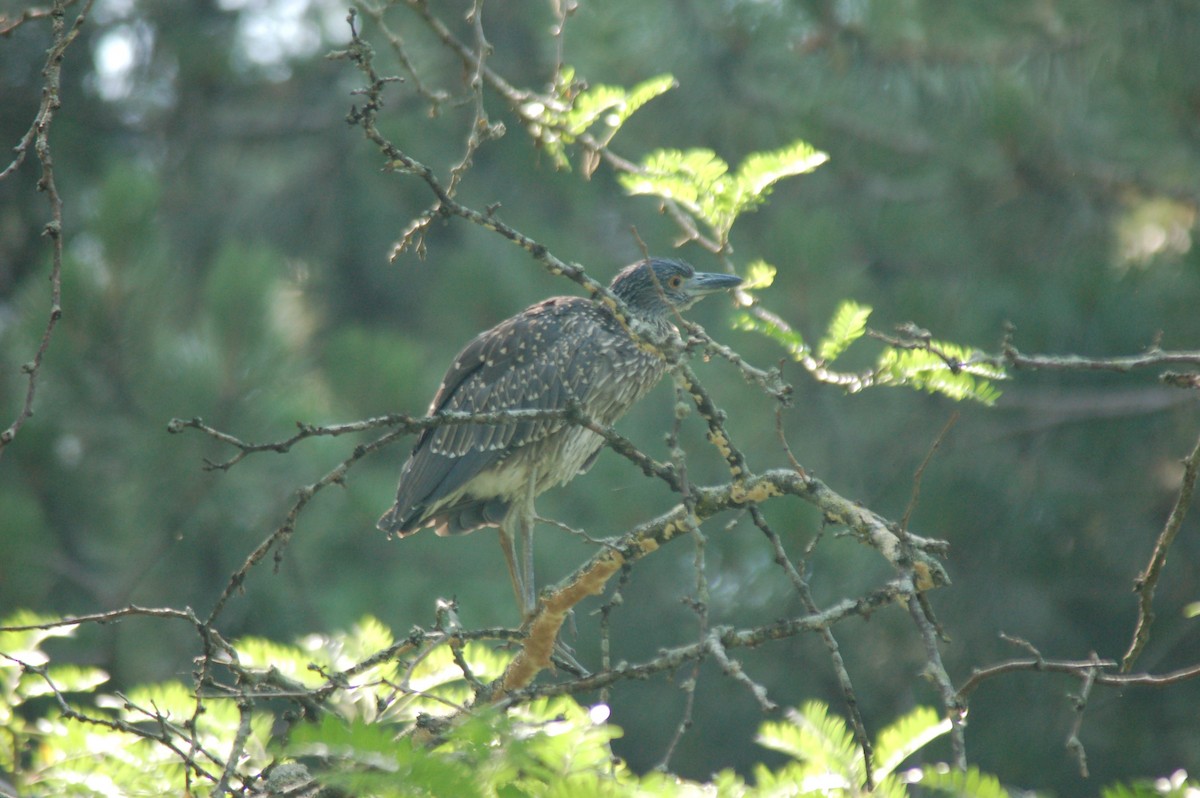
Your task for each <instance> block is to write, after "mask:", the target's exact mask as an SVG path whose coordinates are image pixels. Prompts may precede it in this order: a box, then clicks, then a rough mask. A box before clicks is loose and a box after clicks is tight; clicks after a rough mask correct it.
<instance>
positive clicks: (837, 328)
mask: <svg viewBox="0 0 1200 798" xmlns="http://www.w3.org/2000/svg"><path fill="white" fill-rule="evenodd" d="M870 316H871V308H870V307H868V306H867V305H860V304H858V303H857V302H855V301H854V300H851V299H847V300H845V301H843V302H842V304H841V305H839V306H838V309H837V312H835V313H834V314H833V321H831V322H829V329H827V330H826V331H825V336H824V337H823V338H822V339H821V343H820V344H818V346H817V357H819V358H820V359H821V360H823V361H825V362H826V363H832V362H833V361H834V360H836V359H837V358H838V356H839V355H841V354H842V352H844V351H846V349H847V348H848V347H849V346H850V344H852V343H854V342H855V341H857V340H858V339H859V338H861V337H862V335H863V333H864V332H865V331H866V329H867V319H868V318H870Z"/></svg>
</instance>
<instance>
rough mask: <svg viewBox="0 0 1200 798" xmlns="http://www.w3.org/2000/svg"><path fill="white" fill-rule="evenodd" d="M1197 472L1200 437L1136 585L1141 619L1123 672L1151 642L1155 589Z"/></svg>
mask: <svg viewBox="0 0 1200 798" xmlns="http://www.w3.org/2000/svg"><path fill="white" fill-rule="evenodd" d="M1197 473H1200V438H1198V439H1197V440H1196V445H1195V446H1193V447H1192V451H1191V454H1189V455H1188V456H1187V457H1186V458H1184V460H1183V481H1182V482H1181V484H1180V485H1179V493H1178V495H1176V497H1175V505H1174V506H1173V507H1171V514H1170V515H1168V516H1167V523H1166V525H1165V526H1163V530H1162V532H1161V533H1160V534H1159V536H1158V540H1157V541H1155V543H1154V551H1153V553H1152V554H1151V555H1150V563H1149V564H1148V565H1147V566H1146V570H1144V571H1142V573H1141V575H1140V576H1138V578H1137V580H1136V581H1135V582H1134V585H1133V589H1134V592H1136V593H1137V594H1138V619H1137V626H1136V627H1135V629H1134V632H1133V640H1132V641H1130V644H1129V650H1128V651H1126V652H1125V656H1124V658H1123V659H1122V660H1121V670H1122V671H1125V672H1126V673H1128V672H1129V670H1130V669H1131V668H1132V667H1133V663H1134V662H1135V661H1136V660H1137V658H1138V656H1139V655H1140V654H1141V653H1142V649H1144V648H1145V647H1146V643H1148V642H1149V640H1150V625H1151V624H1152V623H1154V606H1153V605H1154V589H1155V588H1156V587H1157V586H1158V578H1159V575H1160V574H1162V569H1163V566H1165V565H1166V564H1167V551H1168V550H1170V548H1171V544H1172V543H1174V542H1175V537H1176V535H1178V534H1179V530H1180V528H1181V527H1182V526H1183V519H1184V518H1185V517H1186V516H1187V511H1188V507H1189V506H1191V503H1192V491H1193V490H1195V487H1196V476H1197Z"/></svg>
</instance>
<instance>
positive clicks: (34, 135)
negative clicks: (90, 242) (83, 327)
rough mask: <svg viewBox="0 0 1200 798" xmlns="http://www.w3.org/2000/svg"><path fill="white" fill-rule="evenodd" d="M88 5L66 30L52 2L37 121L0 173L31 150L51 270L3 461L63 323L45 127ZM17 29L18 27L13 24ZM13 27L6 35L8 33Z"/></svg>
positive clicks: (56, 208)
mask: <svg viewBox="0 0 1200 798" xmlns="http://www.w3.org/2000/svg"><path fill="white" fill-rule="evenodd" d="M92 2H93V0H87V2H85V3H84V5H83V8H82V9H81V10H80V12H79V14H78V16H76V17H75V21H74V22H73V23H72V24H71V26H70V28H68V27H67V25H66V9H67V6H68V5H70V2H66V1H64V0H55V2H54V4H53V5H52V7H51V8H50V11H49V16H50V22H51V29H52V31H53V44H51V46H50V49H49V52H48V54H47V56H46V65H45V66H44V67H43V68H42V77H43V79H44V82H43V84H42V102H41V105H40V106H39V108H38V112H37V115H36V116H35V117H34V120H33V124H32V125H30V127H29V130H28V131H27V132H26V133H25V135H24V136H22V138H21V141H20V143H19V144H18V145H17V147H16V156H15V157H14V158H13V161H12V163H11V164H9V166H8V167H7V168H5V170H4V171H3V172H0V180H3V179H4V178H6V177H8V176H9V175H11V174H12V173H13V172H15V171H16V170H17V168H18V167H19V166H20V165H21V163H22V162H23V161H24V160H25V157H26V154H27V153H28V151H29V147H30V145H31V144H32V146H33V149H34V151H35V152H36V153H37V159H38V162H39V163H40V164H41V167H42V176H41V178H40V179H39V180H38V183H37V187H38V190H39V191H44V192H46V198H47V200H48V201H49V203H50V221H49V222H48V223H47V224H46V226H45V227H44V228H43V229H42V233H43V235H45V236H46V237H47V238H48V239H49V240H50V248H51V264H50V312H49V314H48V316H47V319H46V326H45V328H44V329H43V330H42V338H41V341H40V342H39V343H38V347H37V349H36V350H34V353H33V359H32V360H30V361H29V362H27V363H25V364H24V365H22V366H21V371H22V373H23V374H24V375H25V380H26V382H25V399H24V402H23V403H22V405H21V409H20V410H19V411H18V413H17V416H16V418H15V419H13V421H12V423H11V424H9V425H8V427H7V428H6V429H5V430H3V431H0V456H3V454H4V451H5V449H6V448H7V447H8V445H9V444H10V443H12V441H13V439H14V438H15V437H16V436H17V433H19V432H20V431H21V428H22V427H23V426H25V422H26V421H28V420H29V419H30V418H31V417H32V416H33V403H34V398H35V397H36V395H37V383H38V374H39V373H40V371H41V368H42V362H43V360H44V359H45V357H46V352H47V350H48V349H49V348H50V341H51V339H52V338H53V337H54V330H55V328H56V327H57V326H58V321H59V319H61V318H62V269H63V233H64V231H63V202H62V197H61V196H59V193H58V185H57V184H56V183H55V181H54V158H53V156H52V155H51V152H50V124H51V122H52V121H53V120H54V114H55V112H56V111H57V110H58V109H59V108H61V107H62V100H61V99H60V97H59V89H60V83H61V78H62V64H63V60H64V58H65V56H66V52H67V48H68V47H70V46H71V43H72V42H74V41H75V38H76V37H77V36H78V35H79V31H80V30H81V29H82V28H83V23H84V21H85V20H86V19H87V15H88V13H89V12H90V11H91V10H92ZM16 24H20V23H16ZM13 27H15V25H14V26H12V27H10V28H9V29H8V32H11V30H12V28H13Z"/></svg>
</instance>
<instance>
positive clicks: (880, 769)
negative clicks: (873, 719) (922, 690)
mask: <svg viewBox="0 0 1200 798" xmlns="http://www.w3.org/2000/svg"><path fill="white" fill-rule="evenodd" d="M949 731H950V721H949V719H947V718H942V717H941V716H939V715H938V713H937V711H936V710H934V709H933V708H931V707H917V708H916V709H914V710H913V711H912V712H910V713H908V714H907V715H905V716H904V717H902V718H900V719H899V720H897V721H896V722H895V723H893V724H892V725H890V726H888V727H887V728H886V729H884V730H883V731H881V732H880V733H879V737H878V739H877V740H876V741H875V780H876V781H881V780H882V779H883V778H884V777H885V776H889V775H891V774H892V773H893V772H895V770H896V768H898V767H900V765H901V764H902V763H903V762H904V760H906V759H908V758H909V757H910V756H912V755H913V754H915V753H916V752H917V751H919V750H921V749H922V748H924V747H925V746H926V745H928V744H929V742H930V741H932V740H936V739H937V738H938V737H941V736H942V735H943V734H947V733H948V732H949Z"/></svg>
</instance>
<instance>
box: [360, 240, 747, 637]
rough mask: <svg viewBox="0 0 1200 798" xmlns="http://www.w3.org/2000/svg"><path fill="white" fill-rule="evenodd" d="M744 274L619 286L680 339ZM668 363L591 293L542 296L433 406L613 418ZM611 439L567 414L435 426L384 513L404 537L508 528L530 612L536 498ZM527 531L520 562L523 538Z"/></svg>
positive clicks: (638, 268) (518, 586)
mask: <svg viewBox="0 0 1200 798" xmlns="http://www.w3.org/2000/svg"><path fill="white" fill-rule="evenodd" d="M741 281H742V280H741V278H740V277H736V276H734V275H730V274H706V273H702V272H696V270H695V269H693V268H692V267H691V266H690V265H688V264H687V263H684V262H683V261H679V260H666V259H660V258H651V259H649V260H643V261H640V262H638V263H634V264H633V265H631V266H627V267H626V268H625V269H623V270H621V272H620V273H619V274H617V276H616V277H615V278H613V281H612V284H611V285H610V286H609V287H610V289H611V290H612V292H613V293H614V294H615V295H617V296H618V297H620V298H621V299H622V300H623V301H624V302H625V305H626V306H627V307H628V309H629V321H630V322H631V323H632V327H633V329H634V330H635V331H637V333H638V335H639V336H640V337H641V338H643V339H645V340H649V341H659V342H662V341H666V340H668V338H669V337H670V336H672V335H673V334H675V332H676V330H675V327H674V325H673V324H672V323H671V321H672V319H673V318H674V317H675V315H676V313H678V312H679V311H682V310H686V309H687V308H689V307H691V306H692V305H693V304H694V303H695V302H696V301H697V300H699V299H700V298H701V297H703V296H705V295H706V294H711V293H714V292H717V291H721V290H723V289H728V288H733V287H734V286H736V285H738V284H739V283H741ZM666 369H667V364H666V363H665V362H664V360H663V358H662V356H661V355H660V354H658V353H657V352H656V351H655V350H654V349H653V348H652V347H647V346H646V345H645V343H640V342H639V341H638V340H637V339H636V338H635V337H634V336H633V335H631V334H630V332H629V330H628V329H627V327H626V326H625V325H624V324H623V323H622V322H621V321H620V320H619V319H618V318H617V316H616V315H615V314H613V313H612V312H611V311H609V310H608V309H607V308H606V307H604V306H603V305H601V304H599V303H596V302H593V301H591V300H588V299H584V298H582V297H574V296H560V297H553V298H551V299H547V300H545V301H543V302H539V303H538V304H536V305H533V306H532V307H529V308H527V309H525V310H524V311H522V312H521V313H519V314H517V315H516V316H513V317H512V318H511V319H508V320H507V321H504V322H501V323H500V324H498V325H496V326H495V327H493V328H492V329H490V330H488V331H487V332H484V333H481V334H480V335H478V336H477V337H476V338H475V339H474V340H473V341H471V342H470V343H469V344H467V346H466V348H464V349H463V350H462V352H460V353H459V354H458V357H456V358H455V359H454V363H453V365H451V366H450V369H449V371H447V372H446V376H445V377H443V378H442V384H441V387H439V388H438V392H437V395H436V396H434V397H433V402H432V403H431V404H430V406H429V414H430V415H433V414H434V413H438V412H440V411H456V412H461V413H489V412H497V411H504V410H518V409H539V410H546V409H565V408H567V407H568V406H569V405H570V403H571V402H576V403H578V406H579V408H580V409H581V410H582V411H583V413H584V414H585V415H587V416H588V417H590V418H592V419H594V420H595V421H597V422H599V423H600V424H605V425H607V424H612V423H613V422H615V421H616V420H617V419H618V418H620V417H621V416H622V415H624V414H625V411H627V410H628V409H629V408H630V407H631V406H632V405H633V404H634V403H635V402H637V401H638V400H639V399H641V398H642V397H643V396H645V395H646V393H647V392H648V391H649V390H650V389H651V388H653V387H654V386H655V385H656V384H657V383H658V381H659V380H660V379H661V378H662V376H663V374H664V373H665V372H666ZM602 444H603V439H602V438H601V437H600V436H599V435H597V434H596V433H594V432H592V431H590V430H587V429H584V428H583V427H580V426H578V425H576V424H571V423H569V422H567V421H565V420H563V419H561V418H553V419H540V420H533V421H531V420H520V421H516V420H514V421H506V422H503V423H500V424H459V425H445V426H440V427H433V428H431V429H427V430H425V431H424V432H423V433H422V434H421V436H420V437H419V438H418V439H417V442H416V445H415V446H414V447H413V450H412V454H410V455H409V457H408V461H407V462H406V463H405V464H404V468H403V469H402V470H401V472H400V486H399V487H398V488H397V491H396V503H395V504H394V505H393V506H392V508H391V509H390V510H388V511H387V513H385V514H384V516H383V517H382V518H381V519H379V528H380V529H382V530H383V531H385V532H387V533H389V534H394V535H397V536H399V537H404V536H406V535H410V534H412V533H413V532H416V531H417V530H419V529H422V528H423V527H426V526H432V527H433V528H434V529H435V530H436V531H437V534H439V535H456V534H460V533H463V532H471V531H472V530H475V529H479V528H481V527H485V526H498V527H500V542H501V545H502V546H503V548H504V557H505V561H506V563H507V565H508V570H509V576H510V577H511V578H512V581H513V590H514V592H515V593H516V596H517V604H518V606H519V608H520V611H521V616H522V618H525V617H528V615H529V613H530V612H531V611H532V610H533V608H534V606H533V605H534V592H533V552H532V529H533V518H534V515H533V501H534V499H535V498H536V497H537V496H538V495H539V494H541V493H543V492H544V491H546V490H548V489H549V488H551V487H553V486H554V485H563V484H566V483H567V482H570V481H571V480H572V479H574V478H575V476H576V475H578V474H581V473H583V472H584V471H586V470H588V468H590V467H591V465H592V463H593V462H594V461H595V459H596V456H597V455H598V454H599V452H600V448H601V446H602ZM518 533H520V538H521V551H520V554H521V560H520V562H519V563H518V561H517V557H516V554H515V553H514V545H513V541H514V539H515V538H516V537H517V534H518Z"/></svg>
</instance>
